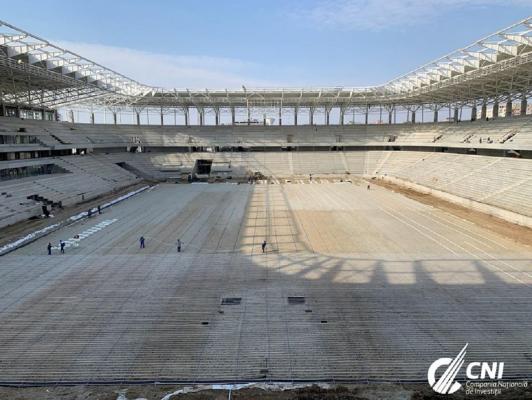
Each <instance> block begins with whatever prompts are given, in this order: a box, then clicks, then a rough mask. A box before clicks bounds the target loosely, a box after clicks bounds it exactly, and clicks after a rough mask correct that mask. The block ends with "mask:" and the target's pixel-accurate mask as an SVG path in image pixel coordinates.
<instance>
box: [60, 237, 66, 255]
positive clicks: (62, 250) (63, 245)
mask: <svg viewBox="0 0 532 400" xmlns="http://www.w3.org/2000/svg"><path fill="white" fill-rule="evenodd" d="M59 248H60V249H61V254H65V242H64V241H63V240H60V241H59Z"/></svg>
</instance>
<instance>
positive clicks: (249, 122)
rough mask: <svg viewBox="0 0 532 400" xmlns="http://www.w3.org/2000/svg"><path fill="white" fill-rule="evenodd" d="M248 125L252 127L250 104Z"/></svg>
mask: <svg viewBox="0 0 532 400" xmlns="http://www.w3.org/2000/svg"><path fill="white" fill-rule="evenodd" d="M247 108H248V125H251V108H249V103H248V107H247Z"/></svg>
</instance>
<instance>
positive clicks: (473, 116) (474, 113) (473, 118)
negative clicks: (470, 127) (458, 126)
mask: <svg viewBox="0 0 532 400" xmlns="http://www.w3.org/2000/svg"><path fill="white" fill-rule="evenodd" d="M476 120H477V105H476V103H475V104H473V106H472V107H471V121H476Z"/></svg>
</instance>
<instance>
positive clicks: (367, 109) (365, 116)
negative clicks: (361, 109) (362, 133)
mask: <svg viewBox="0 0 532 400" xmlns="http://www.w3.org/2000/svg"><path fill="white" fill-rule="evenodd" d="M368 122H369V106H367V105H366V112H365V113H364V124H365V125H367V124H368Z"/></svg>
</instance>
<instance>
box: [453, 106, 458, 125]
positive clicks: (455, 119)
mask: <svg viewBox="0 0 532 400" xmlns="http://www.w3.org/2000/svg"><path fill="white" fill-rule="evenodd" d="M453 121H454V122H455V123H456V122H458V107H455V108H454V114H453Z"/></svg>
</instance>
